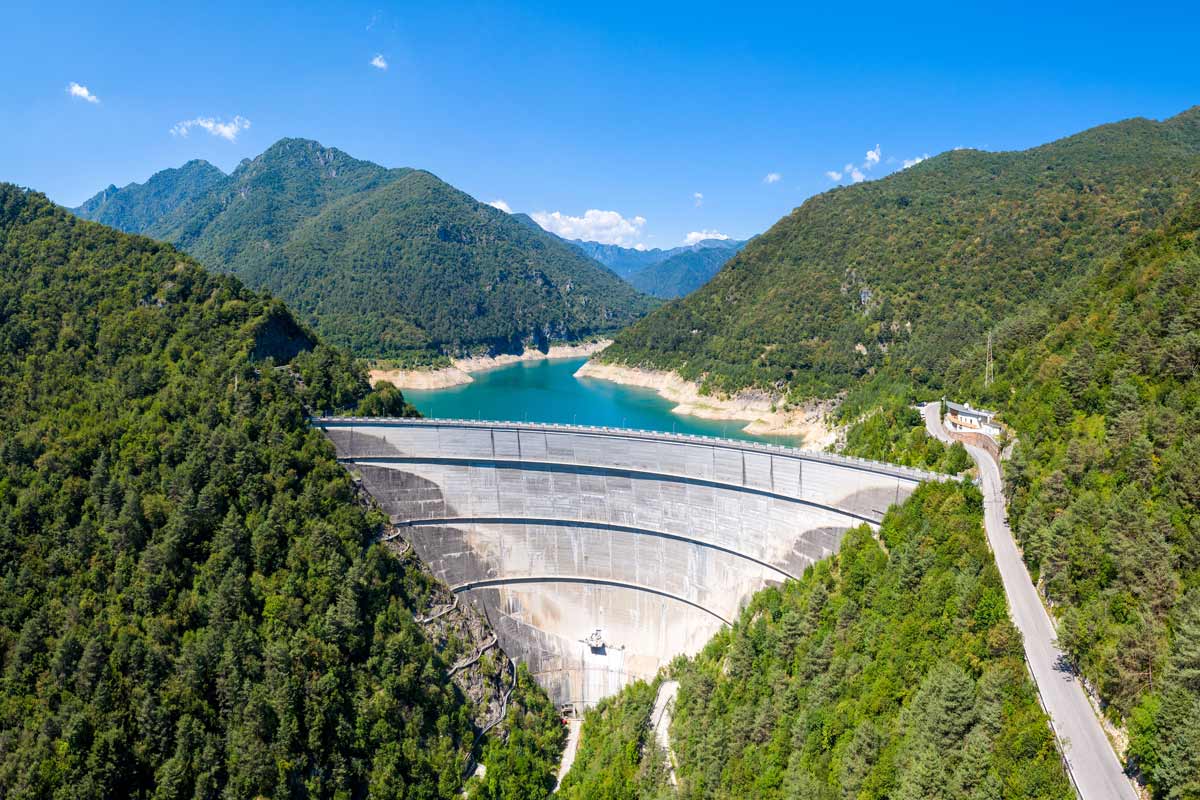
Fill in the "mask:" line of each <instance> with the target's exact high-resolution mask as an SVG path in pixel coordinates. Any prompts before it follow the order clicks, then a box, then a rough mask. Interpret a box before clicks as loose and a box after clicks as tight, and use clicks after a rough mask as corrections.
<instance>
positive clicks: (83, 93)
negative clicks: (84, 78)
mask: <svg viewBox="0 0 1200 800" xmlns="http://www.w3.org/2000/svg"><path fill="white" fill-rule="evenodd" d="M67 94H69V95H71V97H78V98H79V99H80V100H87V101H88V102H89V103H99V102H100V98H99V97H96V95H94V94H92V93H91V92H89V91H88V88H87V87H86V86H82V85H80V84H78V83H76V82H75V81H71V83H70V85H68V86H67Z"/></svg>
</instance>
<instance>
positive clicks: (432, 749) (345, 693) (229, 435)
mask: <svg viewBox="0 0 1200 800" xmlns="http://www.w3.org/2000/svg"><path fill="white" fill-rule="evenodd" d="M354 364H355V362H354V361H353V359H351V358H350V357H349V355H348V354H346V353H344V352H342V351H338V350H334V349H331V348H329V347H327V346H325V345H322V344H320V343H319V342H318V341H317V340H316V339H315V337H313V336H312V334H310V333H308V332H307V331H306V330H305V329H304V328H303V327H302V326H301V325H299V324H297V323H296V322H295V320H294V319H293V318H292V317H291V315H290V314H289V313H288V311H287V310H286V309H285V308H284V307H283V306H282V305H281V304H280V303H279V302H278V301H276V300H273V299H271V298H270V297H268V296H266V295H261V294H256V293H254V292H251V291H248V290H247V289H246V288H244V287H243V286H242V284H241V283H240V282H239V281H237V280H236V279H234V278H231V277H228V276H214V275H211V274H209V273H207V272H205V271H204V270H203V269H202V268H201V267H200V266H198V265H197V264H196V263H195V262H194V261H193V260H191V259H190V258H188V257H186V256H184V255H182V254H180V253H178V252H177V251H176V250H175V249H174V248H172V247H170V246H169V245H164V244H160V243H157V242H154V241H152V240H150V239H146V238H143V237H139V236H130V235H127V234H123V233H119V232H117V231H114V230H112V229H110V228H106V227H103V226H101V225H97V224H93V223H89V222H83V221H80V220H78V219H76V218H74V217H71V216H70V215H68V214H67V213H65V212H64V211H62V210H61V209H57V208H55V207H54V206H53V205H52V204H51V203H49V201H47V200H46V199H45V197H43V196H42V195H39V194H35V193H31V192H26V191H22V190H20V189H18V188H16V187H13V186H11V185H2V184H0V408H3V409H4V414H3V416H0V796H3V797H5V798H8V799H9V800H32V799H33V798H38V799H42V798H44V799H46V800H49V799H50V798H96V799H97V800H100V799H101V798H114V797H130V798H147V799H149V798H155V799H156V800H157V799H161V800H166V799H167V798H178V799H179V800H192V799H194V798H218V797H239V798H240V797H245V798H249V797H273V798H331V799H332V798H365V797H368V796H369V797H372V798H418V797H419V798H452V797H456V796H458V794H459V791H460V788H461V787H462V786H463V779H462V773H463V771H464V768H465V767H466V765H467V763H468V757H469V752H470V750H471V747H472V744H473V742H474V739H475V733H476V728H475V725H474V723H473V719H474V718H475V717H476V716H477V711H478V709H476V708H475V707H474V705H473V704H472V703H471V702H470V701H469V700H468V699H467V698H466V697H465V696H464V695H463V694H462V693H461V692H460V691H459V690H458V689H457V688H456V687H455V684H454V683H453V682H452V681H451V680H449V678H448V677H447V669H448V666H449V665H448V664H447V663H445V661H443V659H442V657H441V656H439V654H438V652H437V651H436V650H435V648H434V647H433V645H432V644H431V642H430V641H429V640H428V639H427V638H426V636H425V635H424V633H423V632H422V629H421V628H420V627H419V626H418V625H417V623H416V622H415V621H414V618H413V611H414V609H417V608H422V609H424V608H426V607H427V605H428V600H429V596H430V593H431V592H432V591H434V585H433V582H432V579H431V578H429V577H428V576H427V574H426V573H423V572H421V571H419V570H418V568H417V566H416V564H415V562H414V561H412V560H399V559H397V558H395V557H393V556H391V555H390V554H388V553H387V552H386V551H385V550H384V549H383V546H382V545H378V544H375V543H374V541H375V539H376V536H377V533H378V531H379V529H380V526H381V525H382V524H383V523H384V522H385V520H384V518H383V517H382V515H381V514H379V513H378V512H373V511H369V510H367V508H366V507H365V505H363V504H362V503H361V502H360V501H359V499H358V497H357V495H356V492H355V488H354V485H353V482H352V481H351V478H350V477H349V475H348V474H347V473H346V472H345V471H344V470H343V469H342V468H341V466H339V465H338V463H337V461H336V459H335V457H334V453H333V449H332V447H331V445H330V444H329V443H328V442H327V441H326V440H325V439H324V437H323V436H322V435H321V434H320V433H319V432H318V431H316V430H314V429H312V428H310V426H309V425H308V422H307V410H308V409H328V410H333V411H338V410H354V409H355V407H356V406H357V408H358V410H359V411H362V412H370V413H391V414H404V413H411V410H410V409H409V408H408V407H407V405H406V404H405V403H404V401H403V397H402V396H401V395H400V393H399V392H397V391H396V390H394V389H389V388H387V387H381V390H380V391H377V392H370V391H369V389H368V387H367V385H366V382H365V379H364V377H363V375H362V373H361V372H360V371H359V369H358V368H357V367H356V366H355V365H354ZM522 681H523V686H522V688H520V689H519V690H518V691H517V692H516V693H515V694H514V696H513V700H512V702H511V703H510V706H509V708H510V712H509V713H510V716H509V718H508V720H507V723H506V724H505V725H504V726H501V727H500V728H497V729H496V730H495V732H494V735H492V736H491V737H489V740H488V741H487V742H485V743H484V744H483V747H484V748H485V752H486V760H487V762H488V764H489V766H491V767H492V769H490V770H489V772H488V783H487V784H486V785H484V786H477V787H475V789H474V791H476V793H477V796H481V797H489V798H499V797H510V798H516V797H544V796H545V795H546V794H547V792H548V787H549V784H550V783H551V782H552V779H553V770H554V767H555V766H556V762H557V756H558V747H559V741H560V739H561V730H560V727H561V726H560V725H559V722H558V720H557V717H556V716H555V714H554V711H553V709H552V708H550V707H549V704H548V701H547V700H546V698H545V696H544V695H543V694H541V693H540V691H539V690H537V689H536V687H532V686H530V685H529V680H528V678H527V677H523V678H522ZM505 731H512V732H513V733H512V734H511V735H509V736H508V737H507V739H505V738H504V737H503V736H502V734H503V733H504V732H505ZM514 785H515V786H519V787H521V788H520V789H519V790H515V789H513V788H512V787H513V786H514Z"/></svg>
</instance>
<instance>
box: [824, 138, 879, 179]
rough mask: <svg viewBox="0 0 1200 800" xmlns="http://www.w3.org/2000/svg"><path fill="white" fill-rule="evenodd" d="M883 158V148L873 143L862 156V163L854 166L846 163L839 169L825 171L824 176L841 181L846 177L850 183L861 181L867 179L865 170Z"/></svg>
mask: <svg viewBox="0 0 1200 800" xmlns="http://www.w3.org/2000/svg"><path fill="white" fill-rule="evenodd" d="M882 159H883V148H882V147H880V146H879V145H875V147H874V148H872V149H870V150H868V151H867V155H866V156H865V157H864V158H863V162H862V164H859V165H857V166H855V165H854V164H847V165H846V166H844V167H842V168H841V169H840V170H838V169H831V170H827V171H826V172H825V177H826V178H829V180H831V181H839V182H840V181H841V180H843V179H848V180H849V181H850V182H851V183H862V182H863V181H865V180H866V179H867V171H868V170H870V169H871V168H872V167H874V166H875V165H877V164H878V163H879V162H880V161H881V160H882Z"/></svg>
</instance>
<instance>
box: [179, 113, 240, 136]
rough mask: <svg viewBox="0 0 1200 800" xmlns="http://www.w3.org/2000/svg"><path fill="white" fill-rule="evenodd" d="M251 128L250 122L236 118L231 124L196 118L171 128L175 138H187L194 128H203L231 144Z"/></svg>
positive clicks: (208, 118)
mask: <svg viewBox="0 0 1200 800" xmlns="http://www.w3.org/2000/svg"><path fill="white" fill-rule="evenodd" d="M249 127H250V120H248V119H246V118H245V117H240V116H235V117H234V118H233V119H231V120H229V122H222V121H221V120H219V119H214V118H212V117H196V118H195V119H189V120H184V121H183V122H176V123H175V125H174V126H173V127H172V128H171V134H172V135H173V136H187V135H188V133H189V132H190V131H191V129H192V128H203V129H204V130H206V131H208V132H209V133H211V134H212V135H213V136H220V137H221V138H222V139H226V140H228V141H230V142H233V141H237V137H238V134H239V133H241V132H242V131H244V130H246V129H247V128H249Z"/></svg>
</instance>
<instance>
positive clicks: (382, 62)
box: [371, 53, 387, 69]
mask: <svg viewBox="0 0 1200 800" xmlns="http://www.w3.org/2000/svg"><path fill="white" fill-rule="evenodd" d="M371 66H372V67H374V68H375V69H387V59H386V58H384V57H383V53H376V54H375V57H374V58H372V59H371Z"/></svg>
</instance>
